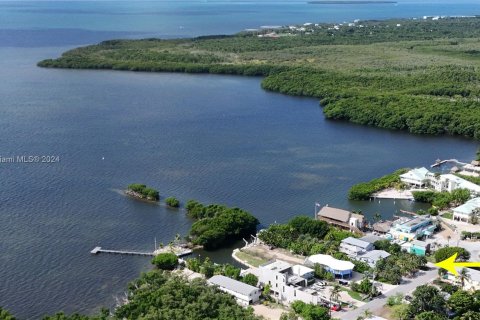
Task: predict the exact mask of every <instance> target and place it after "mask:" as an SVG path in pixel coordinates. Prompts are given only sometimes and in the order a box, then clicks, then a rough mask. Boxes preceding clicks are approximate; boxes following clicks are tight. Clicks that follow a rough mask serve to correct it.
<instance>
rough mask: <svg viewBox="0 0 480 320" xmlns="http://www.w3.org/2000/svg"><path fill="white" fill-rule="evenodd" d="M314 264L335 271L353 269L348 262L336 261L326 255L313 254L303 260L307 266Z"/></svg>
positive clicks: (351, 264)
mask: <svg viewBox="0 0 480 320" xmlns="http://www.w3.org/2000/svg"><path fill="white" fill-rule="evenodd" d="M316 263H318V264H321V265H324V266H326V267H328V268H330V269H333V270H337V271H351V270H353V268H354V267H355V265H354V264H353V263H351V262H350V261H344V260H338V259H335V258H334V257H332V256H329V255H326V254H315V255H313V256H310V257H308V258H307V259H305V264H307V265H315V264H316Z"/></svg>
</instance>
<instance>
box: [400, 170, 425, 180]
mask: <svg viewBox="0 0 480 320" xmlns="http://www.w3.org/2000/svg"><path fill="white" fill-rule="evenodd" d="M427 173H430V171H428V170H427V168H425V167H422V168H415V169H412V170H410V171H408V172H406V173H404V174H401V175H400V178H404V179H412V180H417V181H422V180H424V179H425V177H426V175H427Z"/></svg>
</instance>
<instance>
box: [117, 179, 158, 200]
mask: <svg viewBox="0 0 480 320" xmlns="http://www.w3.org/2000/svg"><path fill="white" fill-rule="evenodd" d="M125 194H127V195H129V196H131V197H134V198H137V199H142V200H148V201H159V200H160V194H159V193H158V191H157V190H155V189H152V188H148V187H147V186H146V185H144V184H140V183H132V184H130V185H129V186H128V187H127V190H125Z"/></svg>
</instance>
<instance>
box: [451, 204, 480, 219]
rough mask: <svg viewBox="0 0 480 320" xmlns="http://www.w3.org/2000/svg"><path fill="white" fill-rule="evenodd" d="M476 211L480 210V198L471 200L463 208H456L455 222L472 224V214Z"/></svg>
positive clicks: (454, 210) (454, 213) (454, 211)
mask: <svg viewBox="0 0 480 320" xmlns="http://www.w3.org/2000/svg"><path fill="white" fill-rule="evenodd" d="M476 210H480V198H475V199H471V200H469V201H467V202H465V203H464V204H462V205H461V206H459V207H456V208H454V209H453V220H456V221H463V222H470V219H471V217H472V214H473V212H475V211H476ZM479 218H480V217H479Z"/></svg>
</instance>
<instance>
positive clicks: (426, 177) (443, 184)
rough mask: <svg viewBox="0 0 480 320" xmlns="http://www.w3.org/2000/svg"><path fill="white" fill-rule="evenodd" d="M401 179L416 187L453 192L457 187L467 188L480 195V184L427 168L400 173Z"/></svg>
mask: <svg viewBox="0 0 480 320" xmlns="http://www.w3.org/2000/svg"><path fill="white" fill-rule="evenodd" d="M467 166H468V165H467ZM470 166H471V167H472V168H476V167H475V166H473V165H470ZM464 168H465V167H464ZM479 171H480V167H479ZM400 180H401V181H402V182H403V183H405V184H407V185H409V186H411V187H414V188H426V187H431V188H432V189H434V190H435V191H438V192H442V191H448V192H452V191H454V190H456V189H467V190H469V191H470V193H471V194H474V195H480V186H479V185H477V184H475V183H472V182H470V181H467V180H465V179H462V178H460V177H458V176H456V175H454V174H450V173H448V174H440V175H435V174H434V173H432V172H430V171H428V170H427V169H426V168H416V169H412V170H410V171H408V172H406V173H404V174H402V175H400Z"/></svg>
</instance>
